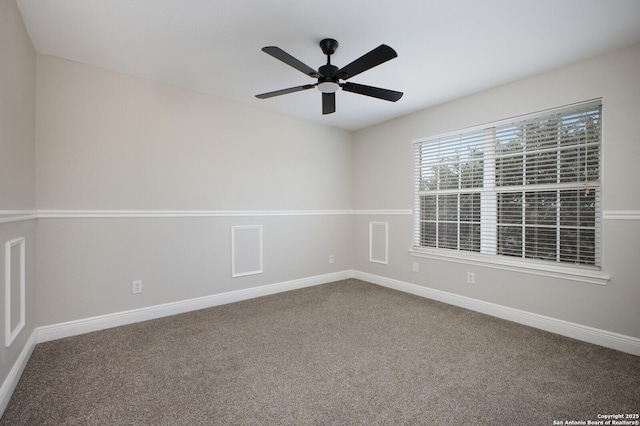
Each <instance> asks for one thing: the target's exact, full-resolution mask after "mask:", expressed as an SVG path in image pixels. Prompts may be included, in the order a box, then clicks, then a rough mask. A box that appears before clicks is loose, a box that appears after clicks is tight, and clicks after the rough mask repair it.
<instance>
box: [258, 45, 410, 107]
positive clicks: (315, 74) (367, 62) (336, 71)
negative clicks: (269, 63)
mask: <svg viewBox="0 0 640 426" xmlns="http://www.w3.org/2000/svg"><path fill="white" fill-rule="evenodd" d="M320 48H321V49H322V52H323V53H324V54H325V55H327V64H326V65H323V66H321V67H320V68H318V71H316V70H314V69H313V68H311V67H310V66H308V65H306V64H304V63H302V62H300V61H299V60H298V59H296V58H294V57H293V56H291V55H289V54H288V53H287V52H285V51H284V50H282V49H280V48H279V47H276V46H267V47H263V48H262V51H263V52H265V53H268V54H269V55H271V56H273V57H274V58H276V59H279V60H280V61H282V62H284V63H285V64H287V65H289V66H291V67H293V68H295V69H297V70H298V71H300V72H302V73H304V74H306V75H308V76H309V77H312V78H316V79H318V82H317V83H314V84H304V85H302V86H296V87H290V88H288V89H282V90H276V91H275V92H268V93H262V94H260V95H256V98H259V99H267V98H272V97H274V96H280V95H286V94H288V93H294V92H299V91H301V90H307V89H313V88H314V87H317V88H318V90H320V91H321V92H322V113H323V114H331V113H333V112H335V111H336V92H337V91H338V89H340V88H342V90H344V91H347V92H352V93H358V94H360V95H365V96H371V97H374V98H378V99H384V100H385V101H391V102H396V101H397V100H398V99H400V98H401V97H402V94H403V93H402V92H396V91H395V90H389V89H382V88H380V87H372V86H365V85H363V84H357V83H351V82H342V81H341V80H348V79H350V78H351V77H354V76H356V75H358V74H360V73H361V72H364V71H367V70H368V69H371V68H373V67H375V66H378V65H380V64H382V63H384V62H387V61H388V60H390V59H393V58H395V57H397V56H398V54H397V53H396V51H395V50H393V49H392V48H391V47H389V46H387V45H386V44H381V45H380V46H378V47H376V48H375V49H373V50H372V51H371V52H369V53H366V54H364V55H362V56H361V57H359V58H358V59H356V60H355V61H353V62H351V63H350V64H349V65H346V66H344V67H342V68H338V67H337V66H335V65H332V64H331V55H333V53H334V52H335V51H336V49H337V48H338V42H337V41H336V40H334V39H332V38H326V39H324V40H322V41H321V42H320Z"/></svg>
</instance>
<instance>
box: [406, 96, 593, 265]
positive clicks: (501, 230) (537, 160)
mask: <svg viewBox="0 0 640 426" xmlns="http://www.w3.org/2000/svg"><path fill="white" fill-rule="evenodd" d="M415 152H416V158H415V161H416V170H415V171H416V174H415V175H416V180H415V200H416V201H415V203H416V205H415V211H416V227H415V242H414V245H415V246H416V248H421V247H424V248H436V249H452V250H459V251H468V252H479V253H485V254H490V255H503V256H511V257H518V258H522V259H536V260H546V261H553V262H561V263H563V264H576V265H581V266H591V267H599V266H600V250H601V247H600V216H601V214H600V211H601V208H600V199H601V188H600V157H601V104H600V102H597V103H588V104H581V105H579V106H573V107H571V108H568V109H562V110H556V111H553V112H548V113H546V114H543V115H538V116H533V117H529V118H526V119H522V120H517V121H510V122H506V123H505V122H502V123H497V124H493V125H488V126H483V128H481V129H474V130H470V131H465V132H461V133H458V134H454V135H449V136H443V137H438V138H434V139H427V140H424V141H417V142H416V145H415Z"/></svg>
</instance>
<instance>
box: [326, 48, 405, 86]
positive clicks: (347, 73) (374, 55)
mask: <svg viewBox="0 0 640 426" xmlns="http://www.w3.org/2000/svg"><path fill="white" fill-rule="evenodd" d="M397 56H398V54H397V53H396V51H395V50H393V49H392V48H391V47H389V46H387V45H386V44H381V45H380V46H378V47H376V48H375V49H373V50H372V51H371V52H369V53H366V54H364V55H362V56H361V57H359V58H358V59H356V60H355V61H353V62H351V63H350V64H349V65H346V66H344V67H342V68H341V69H340V70H339V71H338V74H337V76H338V78H341V79H342V80H347V79H349V78H351V77H353V76H355V75H358V74H360V73H361V72H364V71H366V70H368V69H371V68H373V67H375V66H378V65H380V64H382V63H384V62H387V61H388V60H390V59H393V58H395V57H397Z"/></svg>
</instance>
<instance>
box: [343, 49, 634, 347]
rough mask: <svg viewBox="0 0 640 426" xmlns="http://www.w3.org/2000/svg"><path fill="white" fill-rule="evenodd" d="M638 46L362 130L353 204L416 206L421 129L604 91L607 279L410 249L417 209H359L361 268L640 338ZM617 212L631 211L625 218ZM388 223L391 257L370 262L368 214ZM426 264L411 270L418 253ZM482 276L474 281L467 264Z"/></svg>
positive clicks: (430, 131) (437, 129)
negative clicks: (401, 212) (567, 276)
mask: <svg viewBox="0 0 640 426" xmlns="http://www.w3.org/2000/svg"><path fill="white" fill-rule="evenodd" d="M639 69H640V46H635V47H632V48H630V49H626V50H622V51H619V52H617V53H613V54H610V55H607V56H602V57H599V58H596V59H593V60H589V61H586V62H583V63H578V64H575V65H572V66H568V67H565V68H562V69H557V70H555V71H552V72H547V73H544V74H540V75H536V76H533V77H531V78H527V79H525V80H521V81H517V82H514V83H511V84H507V85H504V86H501V87H497V88H495V89H492V90H488V91H486V92H482V93H478V94H476V95H474V96H469V97H466V98H463V99H460V100H457V101H454V102H450V103H447V104H444V105H440V106H438V107H435V108H430V109H427V110H424V111H421V112H417V113H414V114H411V115H408V116H405V117H402V118H399V119H396V120H393V121H389V122H387V123H383V124H380V125H378V126H373V127H370V128H367V129H364V130H362V131H359V132H357V133H356V134H355V136H354V156H353V158H354V177H353V178H354V188H355V190H354V208H356V209H411V208H412V207H413V145H412V141H413V140H414V139H418V138H424V137H429V136H435V135H438V134H441V133H447V132H451V131H455V130H460V129H464V128H467V127H472V126H476V125H480V124H484V123H488V122H491V121H497V120H502V119H506V118H509V117H514V116H517V115H522V114H527V113H532V112H536V111H541V110H545V109H549V108H554V107H559V106H563V105H568V104H571V103H576V102H581V101H585V100H589V99H594V98H598V97H602V99H603V182H604V183H603V191H604V204H603V206H604V210H605V220H604V224H603V233H604V235H603V239H604V255H603V257H604V259H603V260H604V266H603V272H605V273H608V274H610V276H611V280H610V281H609V282H608V284H607V285H606V286H601V285H596V284H587V283H582V282H576V281H568V280H562V279H555V278H548V277H542V276H538V275H528V274H523V273H516V272H508V271H502V270H496V269H493V268H485V267H477V266H472V265H467V264H462V263H452V262H447V261H441V260H432V259H425V258H418V257H414V256H411V255H410V254H409V252H408V250H409V249H410V248H411V246H412V229H413V228H412V227H413V225H412V217H411V216H388V217H379V216H372V217H366V216H358V218H357V219H356V228H355V230H354V232H355V246H356V254H355V262H354V269H356V270H359V271H363V272H368V273H372V274H376V275H380V276H383V277H387V278H392V279H396V280H400V281H404V282H408V283H412V284H418V285H421V286H425V287H429V288H433V289H437V290H442V291H446V292H450V293H454V294H457V295H461V296H468V297H472V298H475V299H479V300H482V301H487V302H492V303H497V304H500V305H503V306H507V307H511V308H516V309H521V310H524V311H528V312H532V313H536V314H540V315H545V316H549V317H553V318H557V319H561V320H566V321H571V322H575V323H578V324H582V325H587V326H591V327H595V328H598V329H603V330H607V331H612V332H616V333H621V334H624V335H628V336H633V337H640V310H639V309H638V302H639V301H640V262H638V253H640V196H639V195H640V188H639V187H638V183H640V168H638V167H637V164H636V163H637V161H638V158H640V143H639V137H638V135H639V134H640V79H638V70H639ZM616 217H623V218H625V219H624V220H620V219H617V218H616ZM370 220H382V221H388V222H389V244H390V248H389V251H390V253H391V254H390V259H389V264H388V265H380V264H374V263H370V262H369V261H368V223H369V221H370ZM415 261H417V262H419V263H420V272H419V273H414V272H412V264H413V262H415ZM467 271H470V272H475V274H476V284H475V285H469V284H466V272H467Z"/></svg>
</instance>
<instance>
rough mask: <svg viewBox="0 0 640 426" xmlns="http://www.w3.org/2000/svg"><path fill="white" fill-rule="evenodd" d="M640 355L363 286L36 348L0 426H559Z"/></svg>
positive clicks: (607, 402)
mask: <svg viewBox="0 0 640 426" xmlns="http://www.w3.org/2000/svg"><path fill="white" fill-rule="evenodd" d="M639 411H640V357H636V356H632V355H629V354H624V353H621V352H617V351H614V350H610V349H606V348H603V347H599V346H594V345H590V344H587V343H582V342H579V341H576V340H572V339H568V338H564V337H561V336H557V335H554V334H550V333H547V332H543V331H540V330H536V329H533V328H529V327H525V326H521V325H518V324H514V323H511V322H508V321H503V320H499V319H496V318H493V317H490V316H486V315H482V314H479V313H475V312H472V311H468V310H464V309H460V308H456V307H453V306H449V305H446V304H443V303H439V302H434V301H430V300H427V299H423V298H420V297H416V296H412V295H407V294H404V293H401V292H398V291H394V290H390V289H386V288H383V287H379V286H376V285H373V284H369V283H365V282H362V281H358V280H346V281H340V282H336V283H330V284H325V285H321V286H316V287H310V288H305V289H301V290H296V291H291V292H286V293H281V294H277V295H273V296H267V297H262V298H258V299H253V300H248V301H244V302H239V303H234V304H230V305H225V306H220V307H215V308H211V309H205V310H201V311H196V312H191V313H188V314H183V315H177V316H173V317H169V318H163V319H158V320H153V321H147V322H144V323H138V324H133V325H129V326H124V327H119V328H114V329H110V330H105V331H100V332H96V333H90V334H85V335H82V336H76V337H72V338H67V339H62V340H58V341H53V342H48V343H43V344H39V345H37V346H36V348H35V350H34V352H33V355H32V357H31V359H30V361H29V363H28V365H27V367H26V369H25V371H24V374H23V376H22V378H21V380H20V383H19V384H18V386H17V388H16V390H15V392H14V394H13V397H12V399H11V401H10V403H9V406H8V407H7V410H6V411H5V414H4V416H3V417H2V419H1V421H0V424H2V425H61V424H68V425H280V424H286V425H344V424H351V425H354V424H355V425H378V424H385V425H399V424H407V425H423V424H424V425H474V424H478V425H513V424H517V425H552V424H553V421H554V420H560V421H563V422H564V421H565V420H587V419H590V420H597V415H598V414H599V413H602V414H617V413H638V412H639Z"/></svg>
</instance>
